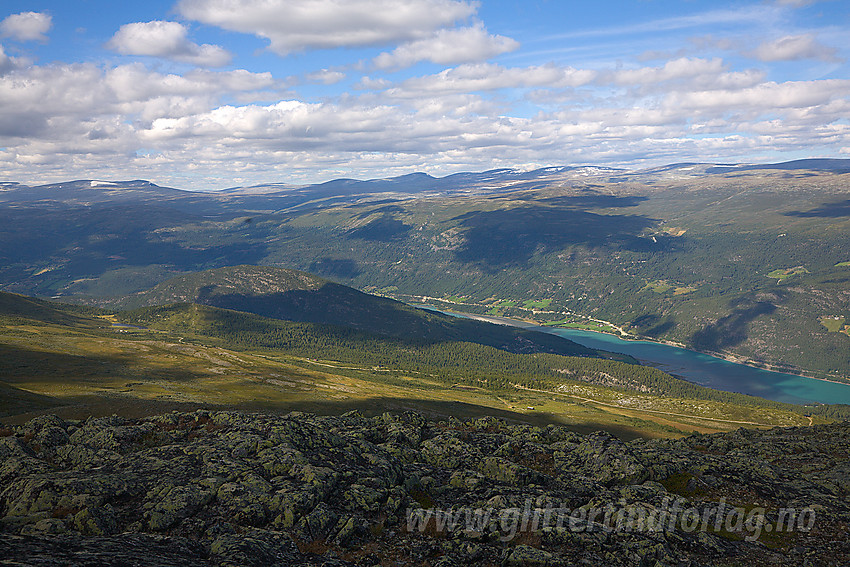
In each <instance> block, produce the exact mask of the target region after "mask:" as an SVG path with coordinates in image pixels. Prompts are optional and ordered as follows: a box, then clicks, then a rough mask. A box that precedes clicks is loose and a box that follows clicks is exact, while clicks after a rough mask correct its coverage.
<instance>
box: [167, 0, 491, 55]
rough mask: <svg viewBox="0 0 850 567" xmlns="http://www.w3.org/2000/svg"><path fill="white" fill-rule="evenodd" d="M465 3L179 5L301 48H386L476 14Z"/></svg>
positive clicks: (382, 0) (189, 13) (195, 0)
mask: <svg viewBox="0 0 850 567" xmlns="http://www.w3.org/2000/svg"><path fill="white" fill-rule="evenodd" d="M476 8H477V4H476V3H473V2H469V1H464V0H180V2H178V4H177V9H178V11H179V12H180V13H181V14H182V15H183V16H184V17H186V18H189V19H192V20H196V21H199V22H203V23H205V24H210V25H214V26H218V27H220V28H224V29H227V30H231V31H238V32H242V33H250V34H254V35H257V36H259V37H263V38H265V39H268V40H269V42H270V46H269V47H270V49H271V50H272V51H275V52H276V53H278V54H280V55H287V54H289V53H292V52H295V51H302V50H305V49H327V48H336V47H359V46H370V45H386V44H388V43H393V42H397V41H412V40H417V39H422V38H424V37H427V36H429V35H430V34H431V33H433V32H434V31H435V30H438V29H441V28H444V27H447V26H452V25H454V24H455V23H456V22H458V21H461V20H464V19H466V18H469V17H470V16H472V15H474V14H475V11H476Z"/></svg>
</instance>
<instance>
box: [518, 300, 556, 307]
mask: <svg viewBox="0 0 850 567" xmlns="http://www.w3.org/2000/svg"><path fill="white" fill-rule="evenodd" d="M551 303H552V300H551V299H542V300H540V301H536V300H534V299H529V300H528V301H526V302H525V303H524V304H523V307H524V308H525V309H546V308H547V307H549V305H550V304H551Z"/></svg>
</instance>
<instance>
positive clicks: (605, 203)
mask: <svg viewBox="0 0 850 567" xmlns="http://www.w3.org/2000/svg"><path fill="white" fill-rule="evenodd" d="M648 200H649V197H644V196H643V195H626V196H623V197H620V196H617V195H600V194H591V195H564V196H562V197H548V198H546V199H537V202H538V203H546V204H548V205H553V206H558V207H573V208H581V209H587V208H591V209H619V208H624V207H637V206H638V205H640V204H641V203H643V202H644V201H648Z"/></svg>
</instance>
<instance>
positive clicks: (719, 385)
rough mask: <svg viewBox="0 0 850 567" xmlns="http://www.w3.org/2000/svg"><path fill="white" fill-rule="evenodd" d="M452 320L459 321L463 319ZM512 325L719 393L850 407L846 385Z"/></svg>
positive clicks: (654, 346) (649, 345) (642, 344)
mask: <svg viewBox="0 0 850 567" xmlns="http://www.w3.org/2000/svg"><path fill="white" fill-rule="evenodd" d="M447 315H455V316H458V314H457V313H447ZM512 323H513V324H515V325H516V326H521V327H525V328H528V329H534V330H536V331H542V332H545V333H550V334H553V335H558V336H560V337H564V338H566V339H569V340H571V341H574V342H577V343H579V344H580V345H584V346H586V347H588V348H594V349H601V350H607V351H611V352H619V353H623V354H628V355H630V356H633V357H635V358H637V359H638V360H640V361H641V362H643V363H645V364H649V365H651V366H655V367H657V368H659V369H661V370H663V371H664V372H667V373H669V374H675V375H676V376H679V377H681V378H684V379H686V380H688V381H689V382H693V383H695V384H699V385H701V386H706V387H708V388H714V389H715V390H724V391H726V392H740V393H742V394H751V395H753V396H760V397H762V398H767V399H769V400H776V401H780V402H789V403H794V404H801V403H811V402H820V403H824V404H850V385H846V384H836V383H835V382H827V381H826V380H816V379H814V378H805V377H803V376H795V375H793V374H785V373H782V372H772V371H770V370H763V369H761V368H755V367H753V366H747V365H746V364H738V363H735V362H729V361H726V360H723V359H720V358H716V357H713V356H710V355H707V354H702V353H699V352H695V351H692V350H688V349H684V348H679V347H674V346H669V345H664V344H661V343H654V342H652V341H626V340H623V339H620V338H618V337H615V336H613V335H608V334H605V333H595V332H593V331H582V330H578V329H556V328H552V327H538V326H531V325H528V324H525V323H522V322H520V321H513V322H512Z"/></svg>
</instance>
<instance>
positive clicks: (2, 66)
mask: <svg viewBox="0 0 850 567" xmlns="http://www.w3.org/2000/svg"><path fill="white" fill-rule="evenodd" d="M14 68H15V60H14V59H12V58H11V57H9V56H8V55H6V52H5V51H4V50H3V46H2V45H0V75H4V74H6V73H8V72H9V71H11V70H12V69H14Z"/></svg>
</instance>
